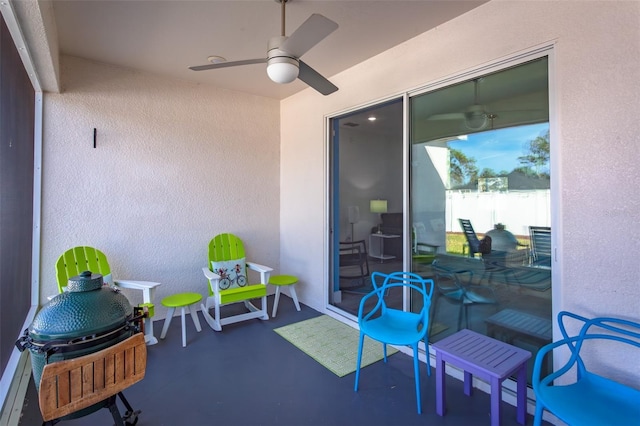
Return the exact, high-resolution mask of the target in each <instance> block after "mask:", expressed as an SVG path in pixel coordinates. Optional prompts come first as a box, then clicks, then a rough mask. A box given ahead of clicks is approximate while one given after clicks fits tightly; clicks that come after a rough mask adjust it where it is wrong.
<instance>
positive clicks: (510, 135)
mask: <svg viewBox="0 0 640 426" xmlns="http://www.w3.org/2000/svg"><path fill="white" fill-rule="evenodd" d="M548 130H549V123H540V124H530V125H527V126H518V127H509V128H506V129H497V130H489V131H487V132H480V133H473V134H470V135H468V136H463V137H461V138H466V140H464V139H461V140H457V141H450V142H449V143H448V145H449V147H450V148H455V149H458V150H460V151H462V152H463V153H464V154H465V155H466V156H467V158H475V159H476V167H477V168H478V171H479V172H480V171H482V169H493V170H494V171H495V172H500V171H502V170H506V171H507V172H510V171H511V170H513V169H515V168H516V167H520V166H521V164H520V162H519V161H518V157H521V156H523V155H525V153H526V152H527V150H526V148H527V146H528V143H529V142H530V141H532V140H534V139H535V138H537V137H538V136H543V135H544V134H545V133H546V132H547V131H548Z"/></svg>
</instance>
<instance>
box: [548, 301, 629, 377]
mask: <svg viewBox="0 0 640 426" xmlns="http://www.w3.org/2000/svg"><path fill="white" fill-rule="evenodd" d="M566 318H573V319H576V320H578V321H581V322H584V324H583V325H582V328H581V329H580V332H579V333H578V334H577V335H575V336H569V333H568V332H567V329H566V324H565V323H566V321H565V320H566ZM558 325H559V327H560V332H561V333H562V337H563V340H562V341H561V342H557V343H556V344H559V343H566V344H567V346H568V347H569V349H570V350H571V357H570V358H569V361H568V362H567V363H566V364H565V366H564V367H563V368H562V369H560V370H558V371H555V372H554V373H553V374H551V375H549V376H547V377H546V378H544V379H543V380H541V383H542V384H549V383H551V381H552V380H554V379H555V378H557V377H558V376H560V375H562V374H564V373H565V372H567V371H568V370H570V369H571V367H572V366H573V365H574V364H575V365H577V375H578V379H580V378H581V377H582V375H583V374H584V373H585V371H587V370H586V367H585V364H584V361H583V359H582V358H581V357H580V350H581V349H582V346H583V345H584V343H585V341H587V340H594V339H600V340H611V341H616V342H621V343H625V344H629V345H632V346H635V347H637V348H640V324H639V323H636V322H633V321H629V320H624V319H620V318H612V317H597V318H592V319H589V318H585V317H582V316H580V315H577V314H574V313H572V312H568V311H561V312H559V313H558Z"/></svg>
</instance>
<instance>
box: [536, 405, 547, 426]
mask: <svg viewBox="0 0 640 426" xmlns="http://www.w3.org/2000/svg"><path fill="white" fill-rule="evenodd" d="M543 408H544V407H543V406H542V404H541V403H539V402H538V403H536V414H535V416H534V417H533V426H540V424H541V423H542V410H543Z"/></svg>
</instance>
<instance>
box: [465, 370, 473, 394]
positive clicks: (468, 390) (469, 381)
mask: <svg viewBox="0 0 640 426" xmlns="http://www.w3.org/2000/svg"><path fill="white" fill-rule="evenodd" d="M472 393H473V374H471V373H469V372H468V371H465V372H464V394H465V395H467V396H471V394H472Z"/></svg>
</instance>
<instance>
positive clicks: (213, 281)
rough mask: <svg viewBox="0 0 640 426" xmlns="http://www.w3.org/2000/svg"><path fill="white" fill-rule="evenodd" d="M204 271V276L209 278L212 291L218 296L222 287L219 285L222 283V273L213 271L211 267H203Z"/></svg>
mask: <svg viewBox="0 0 640 426" xmlns="http://www.w3.org/2000/svg"><path fill="white" fill-rule="evenodd" d="M202 272H203V273H204V276H205V277H206V278H207V279H208V280H209V288H210V289H211V293H213V294H215V295H216V297H217V295H218V294H219V292H220V288H219V287H218V285H219V284H220V278H222V277H221V276H220V275H218V274H216V273H215V272H212V271H211V270H210V269H209V268H202Z"/></svg>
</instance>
